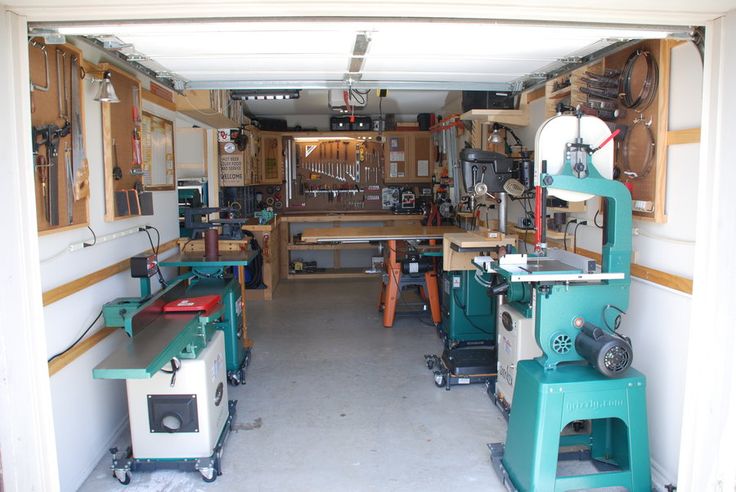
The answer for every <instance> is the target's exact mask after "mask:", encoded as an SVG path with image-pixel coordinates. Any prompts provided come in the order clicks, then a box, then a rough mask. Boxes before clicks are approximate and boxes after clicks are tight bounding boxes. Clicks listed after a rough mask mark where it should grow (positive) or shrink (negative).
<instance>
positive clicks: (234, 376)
mask: <svg viewBox="0 0 736 492" xmlns="http://www.w3.org/2000/svg"><path fill="white" fill-rule="evenodd" d="M250 357H251V349H249V348H248V349H245V350H244V352H243V360H242V362H241V363H240V367H238V368H237V369H236V370H234V371H227V382H228V384H230V386H239V385H241V384H245V371H246V370H247V369H248V364H250Z"/></svg>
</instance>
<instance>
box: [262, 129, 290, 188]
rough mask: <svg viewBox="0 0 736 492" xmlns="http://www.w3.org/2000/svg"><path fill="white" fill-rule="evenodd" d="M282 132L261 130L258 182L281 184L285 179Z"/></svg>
mask: <svg viewBox="0 0 736 492" xmlns="http://www.w3.org/2000/svg"><path fill="white" fill-rule="evenodd" d="M281 140H282V134H281V133H273V132H261V144H260V154H261V159H260V170H259V173H258V174H259V176H258V183H257V184H281V183H283V181H284V153H283V149H282V145H281Z"/></svg>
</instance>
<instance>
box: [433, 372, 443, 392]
mask: <svg viewBox="0 0 736 492" xmlns="http://www.w3.org/2000/svg"><path fill="white" fill-rule="evenodd" d="M434 384H435V385H436V386H437V387H438V388H443V387H444V386H445V375H444V374H442V373H441V372H440V371H434Z"/></svg>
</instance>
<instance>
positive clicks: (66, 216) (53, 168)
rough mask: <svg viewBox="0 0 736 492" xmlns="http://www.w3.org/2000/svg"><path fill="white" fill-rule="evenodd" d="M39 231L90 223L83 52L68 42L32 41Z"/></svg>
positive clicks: (34, 162) (34, 144)
mask: <svg viewBox="0 0 736 492" xmlns="http://www.w3.org/2000/svg"><path fill="white" fill-rule="evenodd" d="M28 54H29V68H30V78H31V124H32V140H33V154H34V155H33V166H34V171H35V173H34V174H35V190H36V218H37V223H38V231H39V234H47V233H52V232H58V231H62V230H67V229H72V228H76V227H84V226H86V225H87V224H88V223H89V170H88V167H87V159H86V154H85V138H84V135H85V131H84V86H83V80H82V78H81V77H80V74H81V66H82V62H83V60H82V53H81V51H79V50H78V49H77V48H76V47H74V46H72V45H70V44H63V45H52V44H45V43H44V42H43V40H42V39H41V38H33V39H31V40H29V42H28Z"/></svg>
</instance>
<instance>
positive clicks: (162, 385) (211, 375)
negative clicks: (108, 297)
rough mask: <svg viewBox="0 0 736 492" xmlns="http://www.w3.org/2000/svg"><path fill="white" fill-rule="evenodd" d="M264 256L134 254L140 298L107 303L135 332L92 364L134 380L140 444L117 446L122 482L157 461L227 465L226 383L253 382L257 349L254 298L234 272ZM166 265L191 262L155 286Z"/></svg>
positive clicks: (107, 311)
mask: <svg viewBox="0 0 736 492" xmlns="http://www.w3.org/2000/svg"><path fill="white" fill-rule="evenodd" d="M256 255H257V252H254V251H241V252H233V253H230V252H228V253H222V254H220V255H219V256H218V258H217V259H214V260H208V259H206V258H204V257H203V256H202V255H201V254H189V255H185V254H180V255H177V256H175V257H173V258H171V259H168V260H166V261H162V262H160V263H159V262H157V260H156V257H155V256H154V255H151V256H138V257H134V258H133V259H131V273H132V274H133V275H134V276H136V277H138V278H139V279H140V282H141V296H140V297H128V298H118V299H115V300H113V301H111V302H109V303H107V304H106V305H105V306H104V307H103V316H104V319H105V323H106V325H107V326H108V327H118V328H121V329H123V331H124V332H125V333H126V334H127V335H128V336H129V337H130V338H129V340H127V341H126V342H124V343H123V344H122V346H121V347H120V348H119V349H118V350H116V351H115V352H113V353H112V354H111V355H110V356H109V357H107V358H106V359H105V360H104V361H102V362H101V363H100V364H99V365H98V366H97V367H95V369H94V370H93V377H94V378H95V379H122V380H125V381H126V389H127V393H128V413H129V417H130V430H131V440H132V446H131V447H129V448H128V449H126V450H125V451H123V452H118V450H117V449H116V448H113V449H111V450H110V451H111V453H112V470H113V476H114V477H115V478H117V479H118V481H120V482H121V483H123V484H127V483H129V482H130V480H131V474H132V472H134V471H139V470H150V469H157V468H175V469H179V470H190V471H198V472H199V473H200V474H201V475H202V478H203V480H204V481H206V482H211V481H214V480H215V479H216V478H217V476H218V475H220V474H221V473H222V471H221V464H220V459H221V454H222V448H223V446H224V443H225V439H226V437H227V435H228V433H229V430H230V426H231V424H232V421H233V419H234V417H235V407H236V402H235V401H229V400H228V388H227V386H228V382H230V383H231V384H241V383H244V380H245V368H246V366H247V363H248V360H249V356H250V346H246V343H245V336H246V335H245V334H246V331H245V318H244V311H243V303H244V299H245V296H243V295H242V287H241V283H240V282H239V280H238V279H237V278H235V276H234V275H233V273H232V271H231V270H232V268H233V267H239V268H242V267H244V266H246V265H247V264H248V262H250V261H252V260H253V258H254V257H255V256H256ZM159 266H177V267H191V268H192V270H191V271H190V272H187V273H184V274H182V275H180V276H178V277H177V278H175V279H174V280H173V281H171V282H170V283H169V285H168V286H166V287H165V288H163V289H162V290H160V291H159V292H157V293H155V294H152V293H151V286H150V277H151V276H152V275H155V274H156V273H157V272H158V268H159ZM240 278H241V279H242V275H241V276H240Z"/></svg>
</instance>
